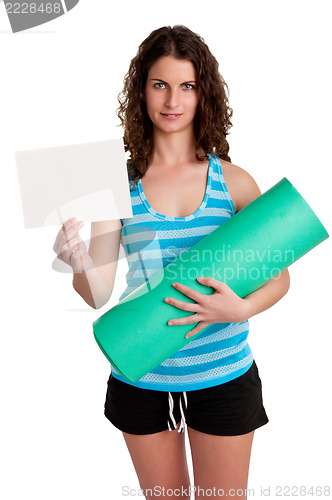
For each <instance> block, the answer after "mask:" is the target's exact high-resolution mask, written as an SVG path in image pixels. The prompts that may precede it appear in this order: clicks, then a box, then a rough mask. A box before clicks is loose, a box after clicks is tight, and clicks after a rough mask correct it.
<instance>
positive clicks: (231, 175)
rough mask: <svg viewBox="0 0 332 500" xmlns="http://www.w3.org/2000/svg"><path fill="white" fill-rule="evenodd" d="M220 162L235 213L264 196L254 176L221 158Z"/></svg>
mask: <svg viewBox="0 0 332 500" xmlns="http://www.w3.org/2000/svg"><path fill="white" fill-rule="evenodd" d="M219 161H220V164H221V169H222V174H223V177H224V181H225V184H226V187H227V189H228V192H229V194H230V196H231V198H232V200H233V203H234V206H235V211H236V212H239V211H240V210H242V208H244V207H245V206H247V205H249V203H251V202H252V201H254V200H255V199H256V198H258V196H260V195H261V194H262V193H261V190H260V189H259V187H258V185H257V183H256V181H255V179H254V178H253V177H252V175H250V174H249V172H247V171H246V170H245V169H244V168H241V167H239V166H238V165H234V164H233V163H230V162H229V161H226V160H222V159H221V158H219Z"/></svg>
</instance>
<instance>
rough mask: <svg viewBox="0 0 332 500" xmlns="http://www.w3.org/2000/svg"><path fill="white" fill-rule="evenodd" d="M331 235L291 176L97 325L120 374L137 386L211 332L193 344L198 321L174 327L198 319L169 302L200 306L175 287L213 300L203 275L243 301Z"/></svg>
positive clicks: (96, 333)
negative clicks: (202, 281) (201, 280)
mask: <svg viewBox="0 0 332 500" xmlns="http://www.w3.org/2000/svg"><path fill="white" fill-rule="evenodd" d="M328 237H329V235H328V233H327V231H326V230H325V228H324V226H323V225H322V223H321V222H320V220H319V219H318V217H317V216H316V215H315V213H314V212H313V211H312V210H311V208H310V206H309V205H308V204H307V202H306V201H305V200H304V199H303V197H302V196H301V195H300V194H299V192H298V191H297V190H296V189H295V188H294V186H293V185H292V184H291V183H290V182H289V181H288V179H286V178H285V177H284V178H283V179H281V181H279V182H278V183H277V184H275V185H274V186H273V187H272V188H270V189H269V190H268V191H266V192H265V193H264V194H262V195H261V196H259V197H258V198H256V199H255V200H254V201H253V202H252V203H250V204H249V205H247V206H246V207H245V208H243V209H242V210H241V211H240V212H238V213H237V214H235V216H234V217H232V218H231V219H229V220H228V221H226V222H225V223H224V224H223V225H222V226H220V227H219V228H217V229H215V230H214V231H213V232H212V233H210V234H209V235H208V236H206V237H204V238H203V239H202V240H200V241H199V243H197V244H196V245H194V246H193V247H191V248H190V249H189V250H187V251H185V252H183V253H182V255H180V256H179V257H177V258H176V259H175V260H174V261H173V262H171V263H169V264H168V265H167V266H165V267H164V268H163V269H161V270H160V271H157V272H156V273H155V274H154V275H153V276H152V278H150V280H149V281H147V282H145V283H143V284H142V285H141V286H140V287H138V288H137V289H136V290H135V291H133V292H132V293H131V294H129V295H128V296H127V297H125V298H124V299H123V300H122V301H120V302H119V303H118V304H117V305H116V306H115V307H113V308H112V309H110V310H109V311H108V312H106V313H105V314H103V315H102V316H101V317H100V318H98V319H97V320H96V321H94V323H93V332H94V336H95V339H96V341H97V343H98V345H99V347H100V349H101V350H102V352H103V353H104V354H105V356H106V357H107V359H108V360H109V361H110V363H111V364H112V365H113V366H114V367H115V368H116V370H117V371H118V372H119V373H121V374H122V375H123V376H124V377H126V378H127V379H128V380H130V381H132V382H137V381H138V380H139V379H140V378H142V377H143V376H144V375H146V374H147V373H148V372H150V371H152V370H153V369H154V368H156V367H157V366H158V365H160V363H162V362H163V361H165V360H166V359H167V358H169V357H170V356H172V355H173V354H175V353H176V352H177V351H178V350H179V349H181V348H182V347H184V346H185V345H186V344H188V342H191V340H193V339H196V338H197V337H198V336H199V335H200V334H201V333H202V332H203V331H205V328H204V330H201V331H200V332H199V333H198V334H197V335H194V336H193V337H191V338H189V339H186V338H185V335H186V333H188V332H189V331H190V330H192V329H193V328H194V327H195V326H196V325H197V324H198V323H191V324H187V325H176V326H169V325H168V324H167V322H168V321H169V320H170V319H171V318H180V317H184V316H189V315H191V314H194V313H190V312H188V311H183V310H181V309H178V308H177V307H174V306H172V305H170V304H167V303H165V302H164V299H165V297H167V296H170V297H173V298H175V299H179V300H182V301H184V302H190V303H194V301H193V300H192V299H190V298H189V297H187V296H186V295H184V294H182V293H181V292H179V291H178V290H176V289H174V288H173V287H172V283H173V282H174V281H177V282H179V283H182V284H184V285H186V286H188V287H190V288H192V289H194V290H196V291H198V292H200V293H203V294H206V295H210V294H212V293H214V291H215V290H214V288H211V287H206V286H204V285H201V284H200V283H198V281H197V277H198V276H204V277H209V276H211V277H213V278H215V279H217V280H219V281H223V282H225V283H226V284H227V285H228V286H229V287H230V288H231V289H232V290H233V291H234V292H235V293H237V295H239V296H240V297H241V298H244V297H246V296H247V295H249V294H250V293H251V292H253V291H255V290H257V289H258V288H260V287H261V286H262V285H264V284H265V283H266V282H267V281H269V280H270V279H272V278H274V277H275V276H276V275H277V274H279V273H280V272H282V271H283V270H284V269H286V268H287V267H289V266H290V265H291V264H293V262H295V261H296V260H298V259H299V258H300V257H302V256H303V255H304V254H306V253H307V252H309V251H310V250H311V249H312V248H314V247H315V246H317V245H319V243H321V242H322V241H324V240H325V239H326V238H328ZM209 326H210V325H209ZM209 326H207V327H206V328H208V327H209Z"/></svg>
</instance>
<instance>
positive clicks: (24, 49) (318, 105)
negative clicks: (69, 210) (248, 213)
mask: <svg viewBox="0 0 332 500" xmlns="http://www.w3.org/2000/svg"><path fill="white" fill-rule="evenodd" d="M331 14H332V8H331V2H330V1H323V0H318V1H316V2H313V1H311V2H308V1H303V0H302V1H295V0H291V1H280V0H279V1H239V0H237V1H222V0H219V1H218V2H214V1H209V0H206V1H205V2H198V1H191V2H178V1H173V0H168V1H167V2H157V1H150V0H144V1H143V2H138V1H132V0H127V1H126V2H117V3H115V2H111V1H110V0H98V1H92V0H91V1H88V0H81V2H80V3H79V4H78V6H77V7H75V8H74V9H73V10H72V11H70V12H69V13H68V14H66V15H65V16H62V17H60V18H58V19H56V20H55V21H52V22H50V23H48V24H45V25H43V26H40V27H38V28H35V29H33V30H29V31H27V32H22V33H17V34H12V33H11V32H10V26H9V22H8V18H7V17H6V14H5V11H4V5H3V3H1V4H0V51H1V52H0V55H1V57H0V72H1V78H0V90H1V93H0V109H1V111H0V133H1V135H0V137H1V143H0V165H1V183H0V184H1V197H0V199H1V214H2V217H1V220H2V228H1V229H2V230H1V239H2V244H1V262H2V279H1V285H2V292H3V294H2V306H3V307H2V329H1V349H0V356H1V358H0V370H1V373H0V376H1V407H2V410H1V413H0V415H1V427H0V429H1V431H0V432H1V436H0V440H1V462H2V463H1V473H2V475H3V477H2V479H1V483H0V484H1V485H0V494H1V497H2V498H4V499H5V500H14V499H15V500H17V499H20V500H23V499H26V498H29V499H30V498H31V499H32V498H33V499H34V500H41V499H43V500H44V499H47V500H53V499H57V500H58V499H59V498H61V499H63V500H69V499H70V500H73V499H80V500H85V499H89V500H90V499H92V498H98V500H106V499H113V498H115V499H120V498H123V496H122V494H121V491H122V490H121V488H122V487H123V486H125V485H127V486H130V487H131V488H134V489H135V488H136V489H137V491H138V488H139V484H138V480H137V478H136V473H135V471H134V468H133V465H132V463H131V459H130V456H129V453H128V450H127V448H126V446H125V442H124V440H123V437H122V433H121V432H120V431H119V430H117V429H116V428H115V427H113V426H112V424H111V423H110V422H108V420H107V419H106V418H105V417H104V414H103V410H104V400H105V394H106V383H107V379H108V376H109V372H110V368H109V363H108V361H107V360H106V358H105V357H104V356H103V354H102V353H101V351H100V350H99V348H98V346H97V344H96V342H95V340H94V337H93V333H92V322H93V321H94V320H95V319H96V318H97V317H99V316H100V315H101V314H102V313H103V312H105V311H107V310H108V309H110V308H111V307H112V306H113V305H115V304H116V303H117V302H118V298H119V296H120V294H121V293H122V291H123V290H124V287H125V273H126V270H127V264H126V262H125V261H124V260H122V261H121V262H120V264H119V267H118V274H117V281H116V287H115V291H114V293H113V296H112V298H111V300H110V301H109V303H108V304H106V305H105V306H104V307H103V309H102V310H98V311H95V310H93V309H91V308H90V307H89V306H88V305H87V304H85V302H84V301H83V299H82V298H81V297H80V296H79V295H78V294H76V292H75V291H74V289H73V288H72V284H71V283H72V276H71V275H70V274H61V273H58V272H55V271H54V270H53V269H52V267H51V265H52V261H53V259H54V257H55V254H54V252H53V250H52V247H53V243H54V240H55V237H56V234H57V232H58V230H59V229H60V226H54V227H50V228H40V229H32V230H25V229H24V226H23V215H22V208H21V201H20V195H19V190H18V181H17V175H16V167H15V163H14V151H15V150H19V149H25V148H26V149H30V148H38V147H47V146H53V145H55V146H56V145H62V144H74V143H77V142H84V141H93V140H105V139H109V138H112V137H114V134H115V133H117V131H116V125H117V124H118V120H117V118H116V115H115V109H116V107H117V100H116V96H117V93H118V92H119V91H120V90H121V86H122V81H123V76H124V74H125V73H126V71H127V69H128V66H129V62H130V59H131V58H132V57H134V55H135V54H136V50H137V46H138V45H139V43H140V42H141V41H142V40H143V39H144V38H145V37H146V36H148V34H149V33H150V32H151V31H152V30H153V29H155V28H158V27H160V26H164V25H174V24H185V25H187V26H188V27H189V28H190V29H192V30H193V31H196V32H197V33H199V34H200V35H201V36H203V38H204V39H205V41H206V42H207V44H208V45H209V47H210V49H211V51H212V52H213V53H214V55H215V56H216V57H217V59H218V61H219V63H220V71H221V73H222V75H223V76H224V78H225V80H226V82H227V84H228V86H229V89H230V104H231V107H232V108H233V110H234V115H233V128H232V129H231V135H230V136H229V141H230V146H231V148H230V156H231V159H232V162H233V163H235V164H237V165H239V166H241V167H242V168H244V169H246V170H247V171H248V172H249V173H250V174H251V175H252V176H253V177H254V178H255V180H256V182H257V183H258V185H259V187H260V189H261V191H262V192H264V191H266V190H267V189H268V188H270V187H271V186H272V185H274V184H275V183H276V182H278V181H279V180H280V179H281V178H283V177H287V178H288V179H289V180H290V181H291V182H292V183H293V184H294V185H295V187H296V188H297V189H298V191H299V192H300V193H301V194H302V195H303V196H304V198H305V199H306V200H307V201H308V203H309V204H310V206H311V207H312V208H313V210H314V211H315V212H316V214H317V215H318V217H319V218H320V219H321V221H322V222H323V224H324V225H325V227H326V229H327V230H328V231H329V232H330V233H331V205H330V199H329V198H330V197H329V195H330V191H331V187H330V186H331V184H330V183H331V152H330V151H331V150H330V140H331V111H332V109H331V95H330V94H331V92H330V91H331V88H332V81H331V72H330V56H331V41H332V40H331V39H332V37H331V30H330V21H331ZM87 226H88V227H85V228H84V229H83V230H82V231H81V233H80V234H81V235H82V237H83V238H89V235H90V227H89V225H88V224H87ZM330 257H331V245H330V240H326V241H325V242H323V243H322V244H321V245H319V246H318V247H316V248H315V249H313V250H312V251H311V252H309V253H308V254H307V255H305V256H304V257H303V258H302V259H300V260H299V261H297V262H296V263H295V264H294V265H293V266H291V268H290V276H291V288H290V290H289V292H288V294H287V295H286V296H285V297H284V298H283V299H282V300H281V301H280V302H279V303H277V304H276V305H275V306H274V307H272V308H271V309H269V310H268V311H265V312H264V313H261V314H260V315H258V316H255V317H253V318H252V319H251V320H250V335H249V341H250V345H251V348H252V350H253V353H254V356H255V358H256V362H257V365H258V367H259V371H260V376H261V379H262V382H263V395H264V403H265V407H266V411H267V413H268V416H269V418H270V423H269V424H268V425H266V426H264V427H262V428H261V429H259V430H257V432H256V436H255V439H254V446H253V450H252V461H251V469H250V477H249V485H248V486H249V487H250V488H253V489H254V490H255V496H256V497H260V488H261V486H263V487H265V488H266V487H268V486H270V487H271V490H270V497H272V498H273V497H274V496H275V495H274V493H275V486H276V485H281V486H282V487H286V486H288V485H289V486H301V485H304V486H307V487H308V488H309V487H310V486H312V485H313V486H314V487H316V486H318V485H321V486H325V485H329V486H332V481H331V468H332V467H331V466H332V463H331V454H330V450H331V445H332V440H331V432H330V429H331V405H330V390H331V389H330V388H331V375H330V365H331V347H332V345H331V333H332V332H331V321H330V308H331V290H330V283H331V279H332V276H331V265H330ZM187 444H188V441H187ZM188 460H189V461H190V460H191V456H190V450H189V448H188ZM190 467H191V463H190ZM323 496H324V495H323ZM317 497H318V496H317ZM308 498H312V497H311V496H308Z"/></svg>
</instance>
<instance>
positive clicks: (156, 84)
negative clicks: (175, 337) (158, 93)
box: [154, 83, 165, 89]
mask: <svg viewBox="0 0 332 500" xmlns="http://www.w3.org/2000/svg"><path fill="white" fill-rule="evenodd" d="M164 87H165V84H164V83H155V84H154V88H155V89H163V88H164Z"/></svg>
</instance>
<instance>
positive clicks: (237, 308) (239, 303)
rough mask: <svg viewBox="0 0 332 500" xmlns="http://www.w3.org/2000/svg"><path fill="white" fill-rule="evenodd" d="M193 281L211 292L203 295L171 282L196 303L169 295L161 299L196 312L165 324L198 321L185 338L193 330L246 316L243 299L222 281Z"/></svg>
mask: <svg viewBox="0 0 332 500" xmlns="http://www.w3.org/2000/svg"><path fill="white" fill-rule="evenodd" d="M197 280H198V282H199V283H201V285H205V286H209V287H212V288H214V289H215V292H214V293H213V294H211V295H205V294H202V293H199V292H196V291H195V290H193V289H192V288H189V287H188V286H185V285H182V284H181V283H178V282H175V286H174V283H173V286H174V288H176V290H179V292H181V293H183V294H184V295H187V297H190V298H191V299H193V300H194V301H195V302H196V304H192V303H189V302H183V301H181V300H178V299H173V298H172V297H166V298H165V302H167V303H168V304H170V305H172V306H175V307H178V308H179V309H182V310H183V311H190V312H195V313H196V314H191V315H190V316H186V317H184V318H177V319H171V320H169V321H168V324H169V325H170V324H173V325H186V324H189V323H197V321H199V323H198V325H196V327H195V328H194V329H193V330H191V331H190V332H188V333H187V334H186V336H185V338H186V339H188V338H189V337H192V336H193V335H196V333H198V332H200V331H201V330H203V329H204V328H205V327H206V326H208V325H211V324H213V323H233V322H234V323H241V322H242V321H246V320H247V319H248V317H249V310H248V302H247V301H246V300H245V299H241V297H239V296H238V295H237V294H236V293H235V292H233V290H232V289H231V288H230V287H229V286H228V285H226V283H223V282H222V281H218V280H216V279H214V278H203V279H202V280H200V279H199V278H197ZM167 299H168V300H167Z"/></svg>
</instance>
